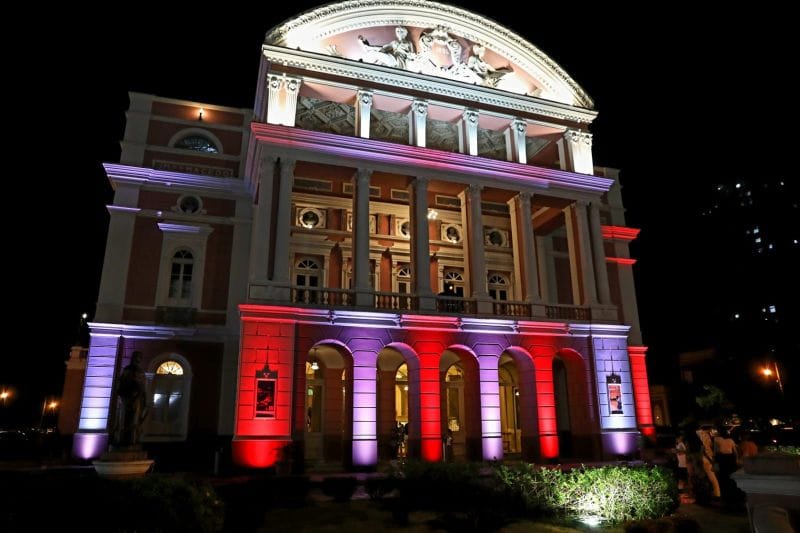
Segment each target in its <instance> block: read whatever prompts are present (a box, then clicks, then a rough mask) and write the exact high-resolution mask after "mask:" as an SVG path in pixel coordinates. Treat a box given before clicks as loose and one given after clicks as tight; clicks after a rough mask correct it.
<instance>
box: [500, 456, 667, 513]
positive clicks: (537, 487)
mask: <svg viewBox="0 0 800 533" xmlns="http://www.w3.org/2000/svg"><path fill="white" fill-rule="evenodd" d="M495 470H496V475H497V478H498V479H499V480H500V481H501V482H502V483H503V484H505V485H507V486H508V487H509V490H510V491H511V492H512V494H514V499H516V500H517V501H518V502H521V503H522V505H523V507H524V509H525V511H527V512H528V513H532V512H537V511H544V512H551V513H555V514H558V515H561V516H565V517H568V518H572V519H577V520H583V519H588V518H592V519H594V520H597V521H601V522H606V523H612V524H613V523H619V522H624V521H628V520H641V519H648V518H650V519H652V518H660V517H662V516H664V515H666V514H668V513H670V512H671V511H672V510H673V509H674V508H675V507H676V506H677V497H678V491H677V487H676V485H675V481H674V479H673V478H672V475H671V474H670V473H669V472H668V471H666V470H664V469H662V468H659V467H641V468H630V467H620V466H605V467H600V468H586V467H583V468H578V469H574V470H571V471H569V472H561V471H560V470H556V469H549V468H542V467H535V466H533V465H519V466H516V467H507V466H502V465H500V466H497V467H496V469H495Z"/></svg>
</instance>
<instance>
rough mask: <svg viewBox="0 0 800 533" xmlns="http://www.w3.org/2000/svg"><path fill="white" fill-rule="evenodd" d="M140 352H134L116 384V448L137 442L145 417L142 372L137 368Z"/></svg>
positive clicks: (145, 406)
mask: <svg viewBox="0 0 800 533" xmlns="http://www.w3.org/2000/svg"><path fill="white" fill-rule="evenodd" d="M141 361H142V352H140V351H138V350H137V351H134V352H133V353H132V354H131V362H130V363H129V364H128V365H127V366H126V367H125V368H124V369H123V370H122V373H121V374H120V375H119V382H118V384H117V398H118V399H119V401H118V404H117V405H118V411H117V432H116V439H115V440H116V444H117V446H132V445H134V444H137V443H138V442H139V437H140V434H141V428H142V423H143V422H144V419H145V417H146V416H147V399H146V394H147V391H146V386H145V376H144V370H142V368H141V367H140V366H139V364H140V363H141Z"/></svg>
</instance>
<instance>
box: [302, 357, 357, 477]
mask: <svg viewBox="0 0 800 533" xmlns="http://www.w3.org/2000/svg"><path fill="white" fill-rule="evenodd" d="M305 373H306V374H305V377H306V379H305V395H304V396H305V407H304V413H305V427H304V429H305V431H304V441H305V447H304V454H305V461H306V465H307V466H309V467H311V468H313V467H314V466H315V465H318V464H320V463H340V464H344V465H346V466H347V465H349V464H350V463H351V460H352V454H351V449H352V440H353V429H352V426H353V423H352V412H353V360H352V357H351V356H350V354H349V353H347V352H346V351H345V350H344V349H343V348H342V347H340V346H338V345H337V344H326V343H321V344H317V345H315V346H314V347H313V348H312V349H311V350H310V351H309V352H308V356H307V358H306V363H305Z"/></svg>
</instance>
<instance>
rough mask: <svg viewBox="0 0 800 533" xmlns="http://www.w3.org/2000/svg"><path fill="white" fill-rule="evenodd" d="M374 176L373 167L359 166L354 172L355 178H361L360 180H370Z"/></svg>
mask: <svg viewBox="0 0 800 533" xmlns="http://www.w3.org/2000/svg"><path fill="white" fill-rule="evenodd" d="M371 177H372V169H369V168H359V169H356V171H355V172H354V173H353V179H356V180H360V181H369V179H370V178H371Z"/></svg>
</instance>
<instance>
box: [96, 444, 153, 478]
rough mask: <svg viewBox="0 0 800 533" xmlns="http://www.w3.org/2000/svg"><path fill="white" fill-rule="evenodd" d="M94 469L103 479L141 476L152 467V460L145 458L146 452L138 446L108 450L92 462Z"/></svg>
mask: <svg viewBox="0 0 800 533" xmlns="http://www.w3.org/2000/svg"><path fill="white" fill-rule="evenodd" d="M92 464H93V465H94V469H95V470H96V471H97V473H98V474H100V475H101V476H105V477H136V476H143V475H144V474H146V473H147V472H148V470H150V468H151V467H152V466H153V460H152V459H148V458H147V452H145V451H144V450H142V449H141V448H140V447H139V446H130V447H126V448H121V449H116V450H109V451H107V452H106V453H104V454H103V456H102V457H100V459H99V460H97V461H93V462H92Z"/></svg>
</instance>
